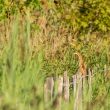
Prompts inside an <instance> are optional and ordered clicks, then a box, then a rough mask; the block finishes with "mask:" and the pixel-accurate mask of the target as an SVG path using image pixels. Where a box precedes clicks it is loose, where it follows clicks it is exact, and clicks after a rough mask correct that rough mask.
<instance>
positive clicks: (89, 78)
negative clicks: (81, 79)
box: [88, 69, 92, 101]
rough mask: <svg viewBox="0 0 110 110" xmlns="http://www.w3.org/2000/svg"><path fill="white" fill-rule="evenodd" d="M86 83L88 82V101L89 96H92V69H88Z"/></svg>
mask: <svg viewBox="0 0 110 110" xmlns="http://www.w3.org/2000/svg"><path fill="white" fill-rule="evenodd" d="M88 75H89V76H88V84H89V91H88V94H89V101H91V97H92V71H91V70H90V69H89V70H88Z"/></svg>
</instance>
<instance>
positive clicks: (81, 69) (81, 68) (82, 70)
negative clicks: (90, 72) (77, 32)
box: [74, 52, 87, 76]
mask: <svg viewBox="0 0 110 110" xmlns="http://www.w3.org/2000/svg"><path fill="white" fill-rule="evenodd" d="M74 54H75V55H77V56H78V60H79V72H80V74H81V75H82V76H86V74H87V71H86V64H85V63H84V61H83V58H82V55H81V54H80V53H78V52H76V53H74Z"/></svg>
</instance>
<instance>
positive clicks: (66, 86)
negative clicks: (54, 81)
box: [63, 71, 69, 101]
mask: <svg viewBox="0 0 110 110" xmlns="http://www.w3.org/2000/svg"><path fill="white" fill-rule="evenodd" d="M63 84H64V85H63V90H64V100H65V101H69V77H68V76H67V71H65V72H64V75H63Z"/></svg>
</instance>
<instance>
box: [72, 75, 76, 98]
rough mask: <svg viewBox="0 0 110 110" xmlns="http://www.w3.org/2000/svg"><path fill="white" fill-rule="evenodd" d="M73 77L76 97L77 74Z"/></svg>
mask: <svg viewBox="0 0 110 110" xmlns="http://www.w3.org/2000/svg"><path fill="white" fill-rule="evenodd" d="M72 78H73V95H74V97H75V95H76V90H77V75H73V76H72Z"/></svg>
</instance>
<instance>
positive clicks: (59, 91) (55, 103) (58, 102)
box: [53, 76, 63, 110]
mask: <svg viewBox="0 0 110 110" xmlns="http://www.w3.org/2000/svg"><path fill="white" fill-rule="evenodd" d="M62 92H63V77H62V76H59V78H58V89H57V96H56V98H55V100H54V101H53V106H54V107H55V108H56V109H57V110H60V109H61V102H62Z"/></svg>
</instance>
